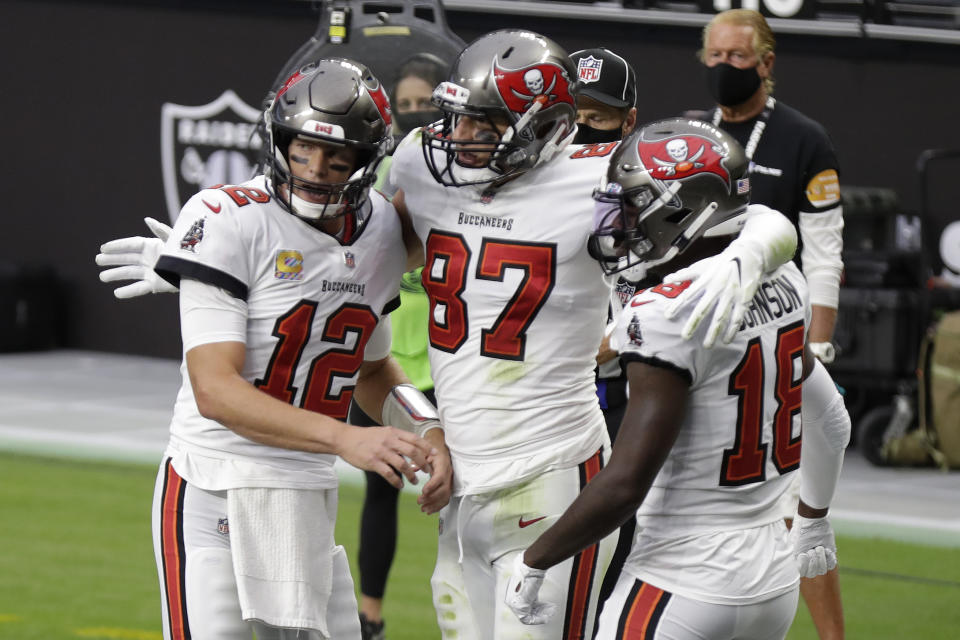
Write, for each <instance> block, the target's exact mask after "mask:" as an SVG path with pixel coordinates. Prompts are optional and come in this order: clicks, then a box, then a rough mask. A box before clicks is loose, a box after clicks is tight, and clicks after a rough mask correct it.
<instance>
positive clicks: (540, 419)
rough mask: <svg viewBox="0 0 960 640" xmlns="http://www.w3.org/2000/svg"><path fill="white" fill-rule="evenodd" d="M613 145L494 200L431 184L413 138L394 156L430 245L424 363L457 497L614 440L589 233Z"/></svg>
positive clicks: (516, 183) (508, 187)
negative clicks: (603, 384)
mask: <svg viewBox="0 0 960 640" xmlns="http://www.w3.org/2000/svg"><path fill="white" fill-rule="evenodd" d="M615 147H616V144H615V143H614V144H609V145H591V146H588V147H581V146H570V147H568V148H567V149H566V150H565V151H564V152H563V153H562V154H561V155H560V156H558V157H557V158H555V159H553V160H552V161H550V162H548V163H546V164H545V165H541V166H539V167H537V168H535V169H533V170H531V171H529V172H527V173H525V174H524V175H522V176H520V177H518V178H516V179H514V180H512V181H510V182H508V183H506V184H505V185H504V186H503V187H501V188H500V189H498V190H496V192H495V193H494V194H493V196H492V197H488V196H486V195H485V194H484V192H483V186H468V187H444V186H442V185H440V184H438V183H437V182H436V181H435V180H434V179H433V177H432V176H431V174H430V172H429V170H428V168H427V166H426V162H425V160H424V157H423V150H422V148H421V147H420V145H419V144H415V143H414V144H405V145H402V146H401V147H400V148H399V149H398V150H397V152H396V153H395V155H394V158H393V166H392V170H391V181H392V182H393V183H395V184H396V185H397V186H398V187H399V188H401V189H403V191H404V195H405V199H406V204H407V208H408V209H409V211H410V215H411V217H412V220H413V225H414V228H415V229H416V232H417V235H418V236H419V238H420V240H421V242H422V243H423V245H424V249H425V262H426V266H425V268H424V270H423V284H424V288H425V289H426V292H427V294H428V296H429V298H430V312H431V316H430V318H429V322H430V349H429V355H430V368H431V371H432V372H433V378H434V384H435V387H436V394H437V400H438V405H439V410H440V417H441V420H442V422H443V425H444V429H445V432H446V442H447V445H448V446H449V448H450V450H451V452H452V453H453V463H454V479H455V482H456V486H455V492H456V493H458V494H470V493H481V492H485V491H490V490H494V489H498V488H501V487H504V486H510V485H515V484H516V483H517V482H519V481H520V480H523V479H525V478H528V477H531V476H534V475H538V474H540V473H542V472H544V471H546V470H548V469H551V468H562V467H568V466H571V465H574V464H578V463H580V462H583V461H584V460H585V459H587V458H589V457H590V455H592V454H593V453H595V452H596V451H597V450H598V449H599V448H600V447H601V446H603V444H604V443H606V442H608V438H607V436H606V429H605V427H604V421H603V415H602V413H601V411H600V408H599V403H598V401H597V397H596V387H595V383H594V374H593V370H594V366H595V357H596V354H597V349H598V347H599V344H600V339H601V336H602V334H603V329H604V325H605V322H606V315H607V299H608V296H609V292H610V287H609V285H608V284H607V283H606V282H605V281H604V278H603V274H602V271H601V269H600V267H599V265H598V264H597V262H596V261H595V260H594V259H593V258H591V257H590V256H589V254H588V253H587V238H588V236H589V234H590V232H591V230H592V223H593V220H592V218H593V199H592V193H593V189H594V188H595V186H596V185H597V183H598V182H599V179H600V176H601V174H602V173H603V171H605V169H606V166H607V160H608V156H609V153H611V152H612V151H613V149H614V148H615ZM598 149H599V151H598Z"/></svg>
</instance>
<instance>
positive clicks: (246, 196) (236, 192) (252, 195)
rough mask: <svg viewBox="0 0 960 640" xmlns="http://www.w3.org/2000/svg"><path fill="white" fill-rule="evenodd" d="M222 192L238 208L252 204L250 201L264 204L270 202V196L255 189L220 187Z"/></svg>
mask: <svg viewBox="0 0 960 640" xmlns="http://www.w3.org/2000/svg"><path fill="white" fill-rule="evenodd" d="M220 191H223V192H224V193H225V194H227V195H228V196H230V197H231V198H232V199H233V201H234V202H236V203H237V206H238V207H242V206H243V205H245V204H250V201H251V200H252V201H254V202H259V203H261V204H262V203H264V202H270V194H268V193H266V192H265V191H261V190H260V189H254V188H253V187H220Z"/></svg>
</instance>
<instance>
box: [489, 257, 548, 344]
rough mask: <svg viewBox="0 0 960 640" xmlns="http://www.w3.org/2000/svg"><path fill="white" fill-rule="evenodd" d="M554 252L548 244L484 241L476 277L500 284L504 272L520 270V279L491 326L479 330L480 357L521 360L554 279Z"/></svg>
mask: <svg viewBox="0 0 960 640" xmlns="http://www.w3.org/2000/svg"><path fill="white" fill-rule="evenodd" d="M555 250H556V247H555V246H554V245H552V244H537V243H519V242H507V241H505V240H489V239H484V241H483V246H482V248H481V249H480V264H479V265H477V278H479V279H482V280H496V281H499V282H503V276H504V272H505V271H506V270H507V269H520V270H522V271H523V280H522V281H521V282H520V286H519V287H517V290H516V292H515V293H514V294H513V297H512V298H510V302H508V303H507V306H506V307H504V309H503V311H502V312H501V313H500V317H498V318H497V321H496V322H495V323H494V324H493V327H492V328H490V329H483V330H482V331H481V335H482V336H483V337H482V342H481V347H480V353H481V355H485V356H489V357H491V358H503V359H504V360H523V354H524V350H525V348H526V343H527V336H526V333H527V328H529V327H530V324H531V323H532V322H533V319H534V318H536V317H537V313H538V312H539V311H540V308H541V307H543V303H544V302H546V300H547V297H548V296H549V295H550V291H551V290H552V289H553V283H554V280H555V279H556V266H557V261H556V258H555V256H554V254H555Z"/></svg>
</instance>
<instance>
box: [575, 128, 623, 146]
mask: <svg viewBox="0 0 960 640" xmlns="http://www.w3.org/2000/svg"><path fill="white" fill-rule="evenodd" d="M622 137H623V132H622V131H621V129H620V127H617V128H616V129H594V128H593V127H588V126H587V125H585V124H578V125H577V135H575V136H573V144H599V143H601V142H616V141H617V140H619V139H620V138H622Z"/></svg>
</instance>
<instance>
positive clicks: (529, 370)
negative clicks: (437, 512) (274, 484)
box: [105, 30, 796, 640]
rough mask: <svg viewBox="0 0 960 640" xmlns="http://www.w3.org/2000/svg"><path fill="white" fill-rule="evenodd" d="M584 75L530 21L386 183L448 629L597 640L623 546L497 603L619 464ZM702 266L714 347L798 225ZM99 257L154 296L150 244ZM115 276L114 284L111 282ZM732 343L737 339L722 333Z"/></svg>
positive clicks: (760, 232)
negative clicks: (418, 325) (443, 459)
mask: <svg viewBox="0 0 960 640" xmlns="http://www.w3.org/2000/svg"><path fill="white" fill-rule="evenodd" d="M575 79H576V71H575V69H574V68H573V66H572V64H571V63H570V61H569V59H568V57H567V55H566V53H565V52H564V51H563V50H562V49H561V48H560V47H559V46H558V45H556V43H554V42H552V41H551V40H549V39H548V38H545V37H543V36H541V35H539V34H536V33H532V32H529V31H521V30H506V31H498V32H494V33H491V34H488V35H486V36H483V37H481V38H479V39H478V40H477V41H475V42H474V43H472V44H470V45H469V46H467V47H466V48H465V49H464V51H463V52H462V53H461V54H460V56H459V57H458V59H457V61H456V62H455V64H454V68H453V71H452V73H451V76H450V80H449V81H448V82H444V83H442V84H441V85H440V86H439V87H437V89H436V91H435V92H434V101H435V104H437V106H438V107H439V108H441V109H442V110H443V111H444V120H443V121H442V122H440V123H439V124H437V125H435V126H431V127H427V128H425V129H424V130H422V131H421V130H417V131H415V132H413V133H412V134H411V135H410V136H408V138H407V139H406V140H405V143H404V144H403V145H402V146H401V147H400V148H399V149H398V150H397V152H396V154H395V155H394V159H393V164H392V167H391V182H392V185H391V187H390V188H391V190H393V189H399V190H397V191H396V195H395V197H394V199H393V203H394V205H395V206H396V207H397V209H398V212H400V213H401V214H402V215H404V216H406V217H407V219H408V220H410V221H411V222H412V225H411V226H412V229H413V230H414V231H415V232H416V235H417V236H418V237H419V241H420V242H421V243H422V244H421V245H420V247H419V251H417V253H419V254H420V255H419V256H416V257H419V258H420V260H424V259H425V268H424V271H423V283H424V288H425V289H426V291H427V294H428V296H429V297H430V305H431V314H430V327H429V333H430V364H431V370H432V372H433V377H434V382H435V385H436V389H435V390H436V395H437V399H438V403H439V408H440V417H441V419H442V422H443V423H444V430H445V435H446V439H447V444H448V446H449V447H450V452H451V458H452V459H453V464H454V482H455V495H456V497H455V499H454V500H452V501H451V504H450V505H449V506H448V507H447V509H446V511H444V512H442V513H441V533H440V540H439V550H438V559H437V566H436V569H435V572H434V575H433V579H432V584H433V590H434V604H435V606H436V609H437V618H438V623H439V625H440V628H441V631H442V632H443V634H444V637H447V638H453V637H456V638H458V639H459V640H472V639H480V638H483V639H493V638H498V639H499V638H509V637H516V636H522V637H529V638H534V639H537V638H543V639H544V640H546V639H549V640H555V639H556V638H587V637H590V635H591V634H592V627H593V617H594V609H595V605H596V598H597V591H598V587H599V584H600V580H601V579H602V575H603V571H604V567H605V565H606V563H607V559H608V557H609V554H610V553H611V551H612V547H613V544H614V542H615V539H610V540H606V541H605V542H604V543H602V544H601V545H596V546H593V547H591V548H589V549H587V550H585V551H583V552H582V553H580V554H578V555H577V556H576V557H575V558H573V559H571V560H568V561H566V562H564V563H562V564H561V565H559V566H557V567H556V568H555V569H553V570H551V571H550V572H548V574H547V581H546V585H547V587H546V588H547V591H548V592H549V593H550V594H551V597H552V598H555V599H556V600H558V601H562V602H564V603H565V612H564V615H561V616H557V617H556V619H555V620H554V621H553V622H551V623H550V624H548V625H545V626H544V627H540V628H524V627H521V626H520V624H519V622H518V621H517V620H516V619H515V617H514V616H513V614H512V613H511V612H510V611H509V610H507V608H506V607H505V605H504V604H503V592H504V589H505V587H506V579H507V578H508V576H509V573H510V568H511V564H512V561H513V559H514V557H515V556H517V555H518V554H519V553H520V552H521V551H522V549H523V548H525V547H526V546H527V545H528V544H529V543H530V542H532V540H533V539H534V538H535V537H536V536H537V535H539V533H540V532H542V531H543V530H545V528H546V527H547V526H549V524H550V523H551V522H553V521H554V520H555V519H556V518H557V517H559V515H560V514H561V513H562V512H563V511H564V509H565V508H566V507H567V506H568V505H569V504H570V503H571V502H572V501H573V499H574V498H575V497H576V495H577V494H578V493H579V491H580V490H581V489H582V488H583V487H584V486H585V485H586V483H587V481H589V480H590V479H591V478H592V477H593V476H594V475H596V473H597V472H598V471H599V469H600V468H601V467H602V465H603V463H604V461H605V460H606V459H607V458H608V456H609V439H608V437H607V435H606V430H605V428H604V421H603V415H602V413H601V411H600V407H599V404H598V401H597V398H596V394H595V387H594V375H593V369H594V357H595V355H596V353H597V349H598V347H599V344H600V340H601V336H602V333H603V329H604V324H605V317H606V309H607V298H608V296H609V284H608V283H607V282H606V281H605V279H604V274H603V272H602V271H601V269H600V268H599V266H598V265H597V264H596V262H595V261H594V260H592V259H591V258H590V257H589V254H588V253H587V239H588V237H589V235H590V232H591V230H592V225H591V216H590V211H591V210H592V207H593V201H592V199H591V198H590V194H591V193H592V191H593V188H594V187H595V185H596V183H597V181H598V180H599V178H600V176H601V175H602V174H603V172H604V171H605V168H606V158H607V157H608V156H609V155H610V154H611V153H612V152H613V151H614V150H615V149H616V148H617V143H616V142H612V143H604V144H592V145H583V146H580V145H575V146H570V141H571V140H572V138H573V136H574V135H575V133H576V125H575V118H576V111H575V102H574V101H575V93H576V81H575ZM763 220H764V221H765V224H763V223H760V221H759V220H758V229H757V230H754V231H753V232H752V233H747V234H745V235H742V236H741V237H740V238H739V239H738V240H737V241H735V242H734V243H733V244H731V246H730V248H729V249H728V250H727V251H725V252H724V253H723V254H721V255H719V256H716V257H715V258H714V261H713V262H711V263H708V266H705V267H703V268H701V269H700V270H699V271H697V273H696V274H695V275H698V276H700V277H699V278H698V279H697V280H696V282H695V284H694V285H693V286H692V287H691V289H696V290H698V291H700V292H702V293H703V295H702V296H700V297H699V298H698V301H697V302H696V303H695V308H694V310H693V311H692V312H690V314H689V315H690V320H689V322H688V323H687V325H686V326H685V327H684V332H685V335H690V334H692V332H693V331H694V330H695V329H696V327H697V326H698V324H699V323H700V321H701V320H704V319H705V318H707V317H710V313H711V312H713V313H712V319H711V321H710V322H709V323H708V324H709V327H708V329H707V331H706V337H705V341H706V342H708V343H711V342H712V341H713V340H714V339H715V338H717V337H719V336H723V335H724V333H725V332H726V330H727V328H728V327H736V326H737V325H739V319H738V318H739V315H740V314H742V313H743V311H744V309H745V304H746V303H747V302H749V300H750V298H751V297H752V295H753V291H754V290H755V288H756V286H757V285H758V283H759V277H760V275H761V274H762V273H763V272H764V270H769V269H771V268H774V267H776V266H778V265H779V264H782V263H783V262H785V261H787V260H789V258H790V256H792V255H793V253H794V250H795V248H796V233H795V231H794V229H793V226H792V225H791V224H790V223H789V221H787V220H786V219H785V218H783V216H780V215H779V214H777V213H775V212H770V213H769V214H767V215H766V216H763ZM127 241H130V239H126V241H120V245H108V247H107V249H109V250H108V251H106V252H105V253H106V254H107V255H110V254H112V253H114V251H122V250H123V249H121V248H120V247H123V248H127V247H129V248H131V249H133V252H134V255H128V256H124V257H119V258H117V259H116V262H117V263H120V264H130V263H132V264H134V265H139V266H132V267H131V270H128V271H125V272H123V274H124V276H126V277H133V278H140V277H141V276H142V277H143V280H142V281H141V282H138V283H135V284H134V285H127V287H131V288H126V287H125V288H123V289H121V290H118V291H117V295H118V296H124V295H128V294H129V295H140V294H142V293H146V292H149V291H157V290H159V289H158V287H157V286H156V281H155V280H154V279H153V277H152V266H153V260H152V257H151V255H150V248H149V247H150V246H152V245H151V243H149V242H148V241H145V240H142V239H141V240H134V241H132V242H133V244H130V243H129V242H127ZM107 279H113V278H111V277H108V278H107ZM724 337H725V336H724Z"/></svg>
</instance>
